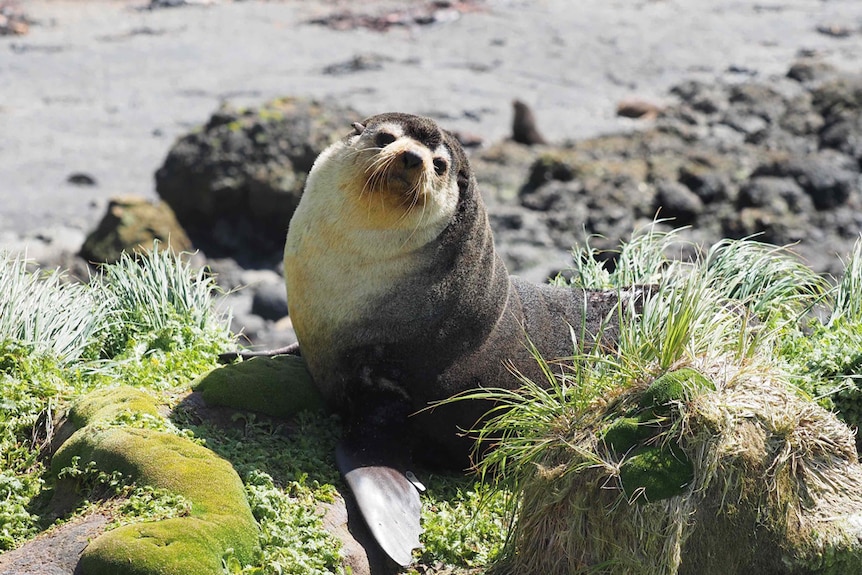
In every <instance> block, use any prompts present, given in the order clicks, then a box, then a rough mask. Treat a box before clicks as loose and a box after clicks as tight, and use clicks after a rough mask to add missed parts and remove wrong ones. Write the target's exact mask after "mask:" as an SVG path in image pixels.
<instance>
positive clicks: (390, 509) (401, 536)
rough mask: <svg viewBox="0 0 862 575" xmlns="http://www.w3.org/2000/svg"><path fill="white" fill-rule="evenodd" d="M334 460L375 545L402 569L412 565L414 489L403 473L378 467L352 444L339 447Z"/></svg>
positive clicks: (416, 543) (371, 456) (416, 525)
mask: <svg viewBox="0 0 862 575" xmlns="http://www.w3.org/2000/svg"><path fill="white" fill-rule="evenodd" d="M335 457H336V461H337V463H338V470H339V471H340V472H341V474H342V476H344V480H345V481H346V482H347V485H348V487H350V491H351V492H352V493H353V497H354V498H355V499H356V504H357V506H358V507H359V511H360V512H361V513H362V518H363V519H364V520H365V523H366V524H367V525H368V529H369V530H370V531H371V535H372V536H374V539H375V540H376V541H377V544H378V545H380V548H381V549H383V551H384V552H385V553H386V554H387V555H388V556H389V557H390V558H392V560H393V561H395V562H396V563H398V564H399V565H401V566H402V567H406V566H407V565H409V564H410V563H412V562H413V550H414V549H416V548H418V547H419V546H420V543H419V534H420V533H422V527H421V526H420V525H419V513H420V511H421V503H420V501H419V492H418V491H417V490H416V487H414V485H413V484H412V483H411V482H410V481H409V480H408V479H407V476H406V475H405V474H404V472H403V471H401V470H399V469H396V468H394V467H389V466H387V465H382V464H379V463H378V462H377V461H378V460H379V457H377V456H375V455H374V454H372V453H370V452H369V451H367V450H363V449H361V448H359V447H358V446H357V445H356V443H355V442H351V441H344V442H341V443H339V444H338V447H337V448H336V451H335Z"/></svg>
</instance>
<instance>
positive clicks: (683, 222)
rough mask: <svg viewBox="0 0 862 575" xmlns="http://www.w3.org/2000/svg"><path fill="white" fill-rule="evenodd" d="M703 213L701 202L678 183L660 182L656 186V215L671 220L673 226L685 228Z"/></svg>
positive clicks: (695, 195)
mask: <svg viewBox="0 0 862 575" xmlns="http://www.w3.org/2000/svg"><path fill="white" fill-rule="evenodd" d="M702 211H703V201H702V200H701V199H700V198H699V197H698V196H697V194H695V193H694V192H692V191H691V190H689V189H688V188H687V187H685V186H684V185H683V184H680V183H679V182H672V181H668V180H662V181H660V182H658V183H657V184H656V213H657V214H658V215H659V217H661V218H673V220H674V224H675V225H678V226H687V225H689V224H691V223H693V222H694V221H695V220H696V219H697V217H698V215H700V213H701V212H702Z"/></svg>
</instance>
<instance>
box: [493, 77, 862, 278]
mask: <svg viewBox="0 0 862 575" xmlns="http://www.w3.org/2000/svg"><path fill="white" fill-rule="evenodd" d="M672 93H673V94H674V95H675V96H676V97H677V98H678V102H677V103H676V104H675V105H671V106H668V107H667V108H665V109H664V110H662V111H661V112H660V114H659V117H658V119H657V120H656V121H655V122H654V123H653V124H652V125H651V126H649V127H647V128H646V129H644V130H642V131H636V132H632V133H629V134H615V135H606V136H601V137H597V138H592V139H589V140H584V141H580V142H575V143H572V144H570V145H566V146H554V147H550V146H549V147H544V148H542V149H541V151H539V152H538V153H537V155H536V157H535V159H534V160H533V162H532V165H531V167H530V168H529V171H528V173H526V174H525V175H524V176H523V179H522V182H521V184H520V188H519V190H518V193H517V199H516V200H515V201H512V199H511V195H510V194H509V193H507V190H506V188H507V186H506V185H505V184H504V185H500V184H499V183H497V182H493V181H490V182H486V183H487V184H488V185H489V187H490V190H491V194H492V195H502V196H503V198H504V199H503V201H502V202H500V203H501V204H502V205H503V206H505V208H504V210H508V214H507V215H505V216H501V215H500V214H501V211H497V212H496V213H495V212H494V211H493V210H492V223H493V225H494V226H495V233H496V235H497V238H498V242H499V243H502V244H504V246H505V244H506V243H507V241H508V240H509V238H513V237H514V240H515V241H516V242H521V243H524V242H523V238H525V237H526V238H533V244H534V245H536V246H541V249H542V250H543V255H544V256H547V255H549V253H555V254H557V259H559V256H560V254H565V253H567V252H568V251H569V250H570V248H571V246H572V245H573V244H575V243H579V242H583V241H584V239H585V238H586V237H588V236H593V237H592V238H591V244H592V245H593V246H594V247H596V248H599V249H614V248H615V247H616V246H617V245H619V243H620V241H621V240H623V239H625V238H627V237H628V236H629V234H630V233H631V231H632V230H633V229H634V228H637V227H639V226H642V225H643V224H645V223H647V222H649V221H651V220H652V219H653V218H656V217H657V218H670V219H671V221H669V222H667V223H666V224H665V225H666V227H680V226H691V228H690V229H689V230H687V231H686V232H684V233H683V234H682V236H683V237H684V238H685V239H688V240H692V241H694V242H697V243H703V244H712V243H714V242H715V241H717V240H719V239H721V238H725V237H727V238H742V237H748V236H754V235H756V236H757V237H758V239H759V240H761V241H765V242H769V243H775V244H779V245H785V244H791V243H795V242H799V245H798V246H797V247H796V248H795V249H796V251H797V252H798V253H799V254H800V255H802V256H803V257H804V258H805V259H806V260H807V263H808V264H809V265H811V266H812V267H813V268H814V269H815V270H817V271H821V272H836V271H839V270H840V263H839V260H838V258H837V257H836V255H843V254H846V253H848V252H849V250H850V248H851V247H852V244H853V242H854V241H855V239H856V238H857V237H858V235H859V233H860V232H862V215H860V214H862V212H860V208H862V184H860V181H862V180H860V167H862V76H848V75H840V74H837V73H836V72H835V71H834V70H831V69H830V68H829V67H821V66H818V65H817V64H816V62H810V61H802V62H799V63H797V64H795V65H794V66H793V67H792V68H791V70H790V71H789V72H788V78H787V79H779V80H778V81H776V82H771V83H768V84H767V83H763V82H756V81H750V82H747V83H743V84H722V83H718V84H708V83H704V82H698V81H691V82H685V83H683V84H680V85H678V86H676V87H675V88H674V89H673V90H672ZM478 167H480V168H486V167H488V165H487V161H486V160H485V159H480V160H479V162H478ZM479 177H480V180H481V179H482V178H483V176H482V175H481V174H479ZM495 186H497V188H495ZM500 189H502V190H504V191H503V193H502V194H498V193H497V192H498V190H500ZM518 208H523V209H524V210H525V211H520V210H518ZM514 214H517V215H514ZM503 250H504V251H505V250H507V248H506V247H504V248H503ZM508 263H509V264H510V266H512V267H513V268H514V269H513V270H512V271H514V272H516V273H517V272H519V271H520V269H519V265H518V264H519V262H518V261H517V258H509V259H508ZM545 265H546V267H545V269H544V270H541V272H538V273H534V275H536V276H541V275H546V276H547V275H551V274H553V273H554V271H555V270H554V268H553V267H552V265H551V262H550V261H546V264H545ZM521 269H523V268H521Z"/></svg>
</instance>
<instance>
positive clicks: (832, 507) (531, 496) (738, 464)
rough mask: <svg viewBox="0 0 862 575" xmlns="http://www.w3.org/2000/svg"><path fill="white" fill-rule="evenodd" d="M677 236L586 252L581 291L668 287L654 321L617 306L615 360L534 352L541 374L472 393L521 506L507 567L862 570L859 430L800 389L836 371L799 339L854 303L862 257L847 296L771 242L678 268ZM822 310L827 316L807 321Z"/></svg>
mask: <svg viewBox="0 0 862 575" xmlns="http://www.w3.org/2000/svg"><path fill="white" fill-rule="evenodd" d="M675 242H676V239H675V237H674V233H673V232H670V233H665V232H656V231H655V230H654V229H651V230H648V231H647V233H645V234H643V235H640V236H637V237H635V238H634V239H633V240H632V242H631V243H630V244H627V245H626V246H623V247H622V249H621V250H620V251H619V253H618V254H617V259H616V267H615V269H614V270H613V271H608V270H607V269H606V268H605V267H604V265H602V264H601V263H596V262H597V261H598V258H596V257H595V256H596V254H595V253H594V252H592V251H591V250H590V248H589V247H587V248H585V249H583V250H580V251H578V252H576V254H575V261H576V262H577V263H578V264H579V266H578V267H577V268H576V269H575V270H574V273H573V275H572V278H573V279H572V281H571V283H572V284H573V285H575V286H578V287H587V288H608V287H611V288H614V287H615V288H623V287H625V286H627V285H629V284H630V283H652V284H654V285H655V286H656V288H655V289H654V290H653V291H652V292H651V293H648V294H647V295H646V296H645V300H644V302H643V309H642V311H641V312H640V313H634V312H632V311H631V310H630V309H626V308H622V307H621V309H620V310H619V321H620V325H621V329H620V337H619V347H618V350H617V352H616V353H615V354H613V355H601V354H600V353H599V352H596V351H593V352H589V353H584V352H578V351H577V350H576V353H575V355H574V357H573V358H571V359H569V360H565V361H562V362H548V361H547V360H546V359H544V358H540V357H537V358H536V360H537V361H538V362H540V365H542V366H543V369H544V373H545V380H544V381H539V382H534V381H529V380H524V381H523V387H522V389H521V390H520V391H517V392H511V391H497V390H491V391H483V392H481V393H477V394H476V395H475V396H481V397H483V398H484V399H493V400H495V401H497V402H498V408H497V409H495V410H494V411H493V412H492V413H491V414H490V415H491V419H490V421H489V422H488V424H487V425H486V426H485V427H484V428H483V429H480V430H477V434H478V435H479V436H480V437H481V438H484V439H488V440H493V439H491V438H494V439H496V438H501V439H499V442H498V447H497V449H496V450H495V451H493V452H491V453H490V454H489V455H488V457H487V458H486V459H485V460H484V461H483V463H482V465H481V472H482V474H483V476H484V477H486V478H489V479H493V480H495V481H498V482H502V483H504V484H506V485H508V486H511V487H512V489H513V490H514V492H515V493H516V498H517V507H516V520H515V526H514V529H513V531H512V532H511V533H510V537H509V540H508V543H507V546H506V549H505V551H504V556H503V559H502V560H501V561H500V562H499V563H498V564H497V565H496V566H495V567H494V569H493V570H492V571H493V572H495V573H543V574H554V573H561V574H562V573H566V574H571V573H613V574H629V573H630V574H645V575H659V574H662V575H664V574H676V573H678V572H681V571H680V569H681V568H683V567H685V568H687V570H686V569H684V571H685V572H693V571H692V569H695V570H698V571H699V572H701V573H706V574H711V573H716V574H718V573H725V572H747V571H745V570H746V569H753V571H752V572H758V570H763V569H765V570H767V571H768V570H769V569H770V568H772V567H773V566H775V565H781V564H784V565H785V566H786V565H790V566H791V567H789V568H792V569H801V570H803V571H806V572H808V570H810V571H811V572H818V573H821V572H822V573H832V572H834V573H842V572H855V571H857V570H859V569H860V568H862V567H860V566H862V549H860V548H859V544H858V538H857V537H858V535H859V533H858V531H859V529H858V527H854V525H856V526H858V517H860V516H862V494H860V493H859V490H858V486H859V485H860V481H862V468H860V466H859V464H858V460H857V455H856V449H855V445H854V438H853V433H852V432H851V431H850V430H849V429H848V428H847V427H846V426H845V425H844V424H843V423H842V422H841V421H840V420H839V419H838V418H837V417H835V415H834V414H832V413H830V412H828V411H827V410H824V409H823V408H822V407H820V406H818V405H817V404H816V403H814V402H813V401H812V400H811V399H809V398H808V396H807V395H806V393H804V392H805V391H806V390H805V389H804V388H805V386H803V387H802V388H800V387H797V386H796V385H794V384H795V383H800V382H801V381H804V382H807V384H808V385H810V384H811V381H812V380H815V379H818V378H819V377H821V376H822V374H823V372H822V370H820V371H819V372H818V371H817V366H816V364H812V363H811V362H810V361H809V360H810V358H808V357H805V355H804V354H803V353H801V352H802V351H803V348H801V347H800V346H799V342H800V341H805V342H808V343H809V344H810V342H812V341H814V342H816V341H818V338H819V337H821V335H822V334H826V333H833V332H831V331H830V329H831V326H834V325H835V324H836V323H837V322H839V320H840V321H842V322H845V324H846V323H848V322H847V318H848V317H853V315H854V313H855V310H856V309H857V308H856V304H857V302H858V301H859V296H858V293H859V292H858V291H857V292H856V295H855V297H854V295H852V294H851V292H852V290H857V289H858V288H859V285H860V284H858V283H856V282H858V281H859V272H858V271H857V270H856V267H855V266H856V265H858V262H860V261H862V252H860V248H859V247H858V245H857V249H856V250H855V251H854V253H853V254H852V255H851V259H850V261H849V262H848V266H847V269H848V271H847V273H846V275H845V277H844V278H843V279H842V281H841V282H840V283H839V285H838V287H837V288H834V289H833V288H831V287H830V286H829V284H828V283H827V282H826V281H825V280H823V279H822V278H820V277H818V276H817V275H816V274H814V273H813V272H811V271H810V270H809V269H808V268H807V267H806V266H804V264H802V263H801V262H800V261H799V260H798V259H796V258H795V257H793V256H792V254H790V253H789V252H787V251H786V250H783V249H780V248H775V247H774V246H768V245H765V244H761V243H758V242H753V241H750V240H746V241H730V240H727V241H724V242H721V243H719V244H717V245H716V246H713V247H712V248H711V249H710V250H708V251H707V252H706V254H704V255H703V256H701V257H700V258H698V259H696V260H695V261H693V262H678V261H672V260H671V259H669V258H668V257H667V256H666V255H665V254H666V253H668V252H670V251H673V246H674V244H675ZM558 281H559V280H558ZM818 305H820V306H826V307H827V308H831V310H832V313H831V314H827V315H828V316H829V317H830V318H831V319H830V321H829V322H827V323H825V324H821V323H819V322H817V321H816V320H812V319H810V318H811V316H810V313H809V312H810V311H811V309H812V308H813V307H815V306H818ZM857 325H858V324H857ZM803 328H804V329H803ZM812 333H813V334H814V337H813V338H812V337H811V334H812ZM818 334H820V335H818ZM842 340H843V341H844V342H845V343H846V342H847V341H848V339H847V337H843V338H842ZM806 349H807V348H806ZM860 349H862V348H860V347H857V348H856V350H857V351H858V350H860ZM858 372H859V371H858V369H857V370H856V372H855V373H857V374H858ZM802 373H805V374H806V377H804V378H803V377H801V375H800V374H802ZM669 382H670V383H669ZM674 382H676V383H677V384H680V382H681V384H680V385H677V387H674V386H673V385H671V384H673V383H674ZM656 398H661V399H656ZM854 518H855V519H854ZM728 541H733V544H732V545H730V544H728ZM782 562H784V563H782Z"/></svg>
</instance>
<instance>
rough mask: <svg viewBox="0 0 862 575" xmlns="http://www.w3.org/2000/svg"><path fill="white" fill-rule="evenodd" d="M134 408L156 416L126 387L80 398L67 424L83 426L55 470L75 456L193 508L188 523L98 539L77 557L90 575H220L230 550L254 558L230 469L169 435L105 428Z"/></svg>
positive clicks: (252, 535)
mask: <svg viewBox="0 0 862 575" xmlns="http://www.w3.org/2000/svg"><path fill="white" fill-rule="evenodd" d="M132 406H134V408H135V409H139V410H141V411H142V412H143V413H152V412H154V411H155V405H154V403H153V402H152V400H151V399H150V400H149V401H147V395H146V394H145V393H143V392H141V391H139V390H135V389H131V388H115V389H107V390H105V389H102V390H98V391H95V392H92V393H90V394H88V395H87V396H85V397H84V398H82V399H81V400H80V401H79V402H78V403H77V404H76V405H75V406H74V407H73V409H72V412H71V416H70V420H71V421H72V422H75V423H78V424H81V423H82V424H84V426H83V427H81V428H80V429H78V430H77V431H76V432H75V433H74V434H73V435H72V436H71V437H70V438H69V440H68V441H66V442H65V443H64V444H63V445H62V446H61V447H60V449H59V450H58V451H57V453H56V454H55V456H54V458H53V460H52V462H51V465H52V469H53V470H54V471H55V472H57V471H59V470H60V469H63V468H65V467H69V466H71V465H72V464H73V459H74V458H75V457H80V459H81V460H82V461H88V462H89V461H92V462H95V464H96V466H97V467H98V468H99V469H102V470H110V471H118V472H120V473H122V474H123V475H125V476H128V477H130V478H132V479H133V480H134V481H136V482H138V483H141V484H146V485H151V486H153V487H158V488H161V489H167V490H169V491H171V492H174V493H176V494H178V495H181V496H182V497H185V498H186V499H188V500H189V501H190V502H191V511H190V514H189V516H188V517H179V518H172V519H166V520H163V521H156V522H151V523H136V524H132V525H126V526H124V527H120V528H118V529H115V530H113V531H109V532H108V533H105V534H104V535H102V536H100V537H99V538H97V539H95V540H94V541H93V542H91V543H90V545H88V546H87V548H86V549H85V551H84V553H83V555H82V557H81V562H80V566H81V572H82V573H83V574H84V575H91V574H97V575H101V574H106V575H107V574H111V575H114V574H116V573H124V574H141V575H143V574H156V573H170V574H172V575H181V574H183V575H184V574H189V575H192V574H195V575H203V574H208V573H212V574H219V573H221V572H222V557H224V556H225V554H226V553H228V552H229V551H231V550H232V552H233V553H234V554H235V555H236V556H237V557H239V558H241V559H242V560H246V561H248V560H251V558H252V557H253V554H254V552H255V550H256V548H257V544H258V528H257V523H256V522H255V520H254V518H253V517H252V514H251V510H250V509H249V506H248V502H247V500H246V497H245V490H244V487H243V484H242V482H241V481H240V479H239V476H238V475H237V474H236V472H235V471H234V470H233V468H232V467H231V465H230V464H229V463H228V462H227V461H225V460H223V459H221V458H220V457H218V456H216V455H215V454H214V453H213V452H211V451H209V450H208V449H206V448H204V447H201V446H200V445H197V444H195V443H193V442H192V441H189V440H188V439H186V438H183V437H180V436H178V435H175V434H173V433H167V432H163V431H157V430H153V429H137V428H127V427H119V426H117V427H114V426H110V425H106V424H108V423H110V421H111V420H112V419H113V418H115V417H116V416H117V415H118V414H119V413H121V412H124V411H126V410H129V409H130V408H131V407H132Z"/></svg>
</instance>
